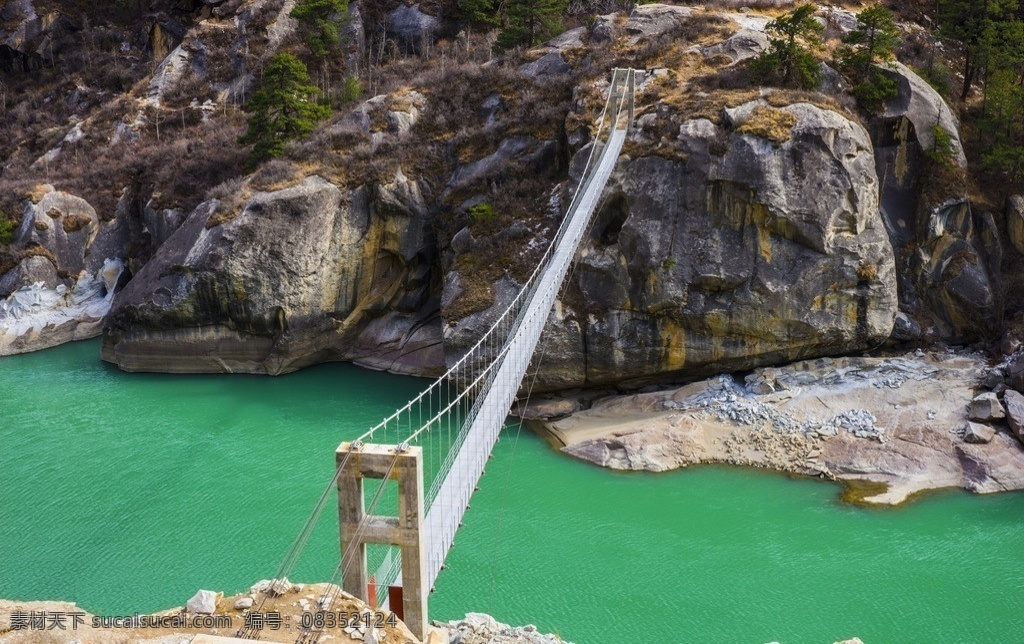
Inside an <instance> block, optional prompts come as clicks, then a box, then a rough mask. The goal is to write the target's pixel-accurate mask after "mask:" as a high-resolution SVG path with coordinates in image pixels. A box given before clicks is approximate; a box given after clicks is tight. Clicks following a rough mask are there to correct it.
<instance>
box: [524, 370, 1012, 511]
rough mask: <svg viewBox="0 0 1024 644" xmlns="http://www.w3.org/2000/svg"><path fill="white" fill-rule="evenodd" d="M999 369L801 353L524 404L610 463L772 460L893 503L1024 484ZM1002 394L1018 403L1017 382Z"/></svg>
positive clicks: (655, 466) (541, 423)
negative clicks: (735, 373) (727, 371)
mask: <svg viewBox="0 0 1024 644" xmlns="http://www.w3.org/2000/svg"><path fill="white" fill-rule="evenodd" d="M1002 381H1003V379H1002V372H1001V371H999V370H998V369H996V370H993V369H990V368H989V367H988V366H987V363H986V361H985V359H984V357H983V356H981V355H979V354H974V353H968V352H956V351H952V350H949V351H948V352H931V353H924V352H921V351H918V352H916V353H912V354H907V355H902V356H896V357H884V358H837V359H829V358H822V359H819V360H810V361H804V362H798V363H795V364H792V365H789V366H786V367H780V368H765V369H758V370H756V371H754V372H752V373H751V374H750V375H748V376H746V378H745V379H744V380H742V381H741V380H739V379H738V378H735V377H732V376H719V377H717V378H713V379H710V380H703V381H700V382H695V383H692V384H689V385H686V386H684V387H680V388H677V389H670V390H664V391H655V392H650V393H641V394H634V395H627V396H609V397H605V398H601V399H598V400H594V401H592V402H590V403H589V408H586V409H582V407H584V406H587V405H588V403H586V401H584V400H582V399H581V398H579V397H578V398H576V399H562V400H547V401H543V402H539V403H537V404H534V405H533V406H531V407H529V408H527V409H525V410H522V413H523V415H524V417H526V418H532V419H533V421H532V424H533V425H534V426H535V427H536V428H538V429H539V430H541V431H542V432H545V433H546V434H548V435H549V436H550V437H552V439H553V440H554V441H557V443H558V444H560V445H561V450H562V451H563V452H565V453H566V454H569V455H571V456H574V457H576V458H580V459H583V460H586V461H589V462H592V463H595V464H597V465H601V466H603V467H610V468H613V469H621V470H646V471H654V472H660V471H666V470H672V469H677V468H682V467H687V466H690V465H698V464H706V463H724V464H733V465H745V466H754V467H764V468H769V469H774V470H778V471H781V472H788V473H793V474H799V475H805V476H815V477H820V478H824V479H829V480H839V481H843V482H845V483H847V484H848V486H849V487H848V494H847V495H846V498H848V499H850V500H857V501H863V502H865V503H870V504H889V505H892V504H898V503H902V502H904V501H906V500H907V499H908V498H910V497H911V496H912V495H914V494H917V493H921V492H924V491H927V490H934V489H942V488H953V487H959V488H963V489H965V490H969V491H971V492H976V493H989V492H1000V491H1006V490H1019V489H1024V448H1022V445H1021V442H1020V440H1018V438H1017V437H1016V436H1015V435H1014V432H1013V431H1012V427H1013V423H1014V422H1017V421H1012V422H1011V423H1010V424H1009V425H1008V424H1007V421H1006V420H1004V419H1005V418H1006V411H1005V409H1004V407H1003V404H1002V403H1001V402H1000V401H999V398H998V396H997V395H996V393H995V392H986V391H985V385H989V386H993V387H995V388H996V390H997V391H1001V390H1002V389H1004V388H1005V385H1003V384H1002ZM1005 396H1006V400H1007V402H1008V403H1010V405H1011V406H1012V405H1015V404H1016V402H1017V396H1018V394H1017V393H1016V392H1015V391H1013V390H1007V391H1006V393H1005ZM573 409H578V411H572V410H573ZM556 414H560V415H561V417H556V416H555V415H556ZM546 415H547V416H551V417H549V418H546V419H545V418H544V416H546Z"/></svg>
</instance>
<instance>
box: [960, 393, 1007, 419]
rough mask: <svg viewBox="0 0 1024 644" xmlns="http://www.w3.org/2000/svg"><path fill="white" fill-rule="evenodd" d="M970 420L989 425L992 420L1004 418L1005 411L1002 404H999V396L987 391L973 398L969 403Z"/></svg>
mask: <svg viewBox="0 0 1024 644" xmlns="http://www.w3.org/2000/svg"><path fill="white" fill-rule="evenodd" d="M969 414H970V418H971V420H975V421H978V422H981V423H989V422H992V421H994V420H1002V419H1003V418H1006V410H1005V409H1004V408H1003V403H1001V402H999V396H997V395H996V394H995V393H994V392H991V391H987V392H985V393H983V394H980V395H978V396H975V398H974V400H972V401H971V407H970V411H969Z"/></svg>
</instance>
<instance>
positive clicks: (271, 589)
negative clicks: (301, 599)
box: [249, 577, 292, 595]
mask: <svg viewBox="0 0 1024 644" xmlns="http://www.w3.org/2000/svg"><path fill="white" fill-rule="evenodd" d="M291 589H292V583H291V582H290V581H288V578H287V577H285V578H284V579H261V580H260V581H258V582H256V583H255V584H253V586H252V588H250V589H249V592H250V593H252V594H253V595H255V594H257V593H267V594H268V595H283V594H285V593H287V592H289V591H290V590H291Z"/></svg>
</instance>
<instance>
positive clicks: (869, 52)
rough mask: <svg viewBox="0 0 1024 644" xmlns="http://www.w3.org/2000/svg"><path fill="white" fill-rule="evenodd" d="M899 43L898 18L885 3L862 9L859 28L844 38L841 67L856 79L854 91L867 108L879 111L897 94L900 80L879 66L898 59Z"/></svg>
mask: <svg viewBox="0 0 1024 644" xmlns="http://www.w3.org/2000/svg"><path fill="white" fill-rule="evenodd" d="M898 44H899V30H898V29H897V28H896V20H895V18H894V17H893V15H892V12H890V11H889V10H888V9H886V8H885V7H883V6H882V5H874V6H872V7H868V8H867V9H865V10H864V11H862V12H860V14H859V15H858V16H857V26H856V28H854V30H853V31H851V32H850V33H849V34H847V35H846V36H844V37H843V46H842V47H840V48H839V49H838V50H837V51H836V59H837V61H838V63H839V68H840V69H841V70H842V71H843V72H845V73H846V74H847V76H849V78H850V80H851V81H853V93H854V95H855V96H856V97H857V100H858V101H859V102H860V104H861V105H862V106H864V108H865V109H868V110H872V111H874V110H877V109H878V108H879V107H880V106H881V104H882V103H883V102H884V101H886V100H888V99H890V98H892V97H894V96H896V91H897V89H896V80H895V79H894V78H892V77H891V76H889V75H886V74H885V72H883V71H882V70H881V69H880V68H879V65H880V64H883V63H887V62H889V61H892V60H893V59H894V58H895V55H894V51H895V50H896V46H897V45H898Z"/></svg>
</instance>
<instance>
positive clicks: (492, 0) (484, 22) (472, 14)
mask: <svg viewBox="0 0 1024 644" xmlns="http://www.w3.org/2000/svg"><path fill="white" fill-rule="evenodd" d="M497 5H498V3H497V1H496V0H459V14H460V15H461V16H462V19H463V20H465V21H466V22H468V23H469V24H471V25H473V26H475V27H482V28H484V29H487V28H490V27H497V26H498V25H499V24H501V16H500V15H499V13H498V7H497Z"/></svg>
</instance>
